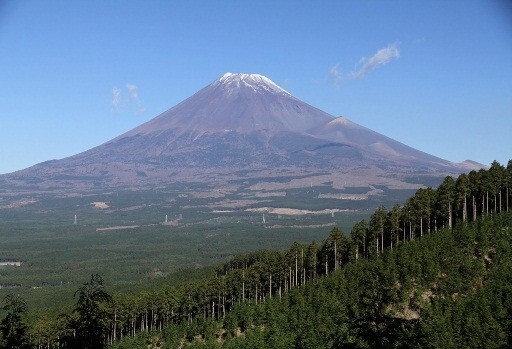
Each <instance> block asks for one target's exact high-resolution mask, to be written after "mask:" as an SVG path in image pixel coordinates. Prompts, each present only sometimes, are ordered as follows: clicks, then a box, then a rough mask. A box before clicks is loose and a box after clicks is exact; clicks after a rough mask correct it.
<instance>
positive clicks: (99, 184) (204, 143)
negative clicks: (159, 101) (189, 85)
mask: <svg viewBox="0 0 512 349" xmlns="http://www.w3.org/2000/svg"><path fill="white" fill-rule="evenodd" d="M478 167H479V165H478V164H474V163H471V162H465V163H462V164H454V163H451V162H449V161H447V160H443V159H440V158H437V157H435V156H432V155H429V154H426V153H424V152H421V151H418V150H416V149H413V148H411V147H408V146H406V145H404V144H402V143H400V142H397V141H395V140H392V139H390V138H388V137H386V136H383V135H381V134H379V133H377V132H374V131H372V130H370V129H367V128H365V127H362V126H360V125H358V124H356V123H354V122H351V121H350V120H348V119H347V118H344V117H338V118H336V117H334V116H332V115H330V114H328V113H325V112H323V111H321V110H319V109H317V108H315V107H312V106H310V105H308V104H307V103H304V102H302V101H301V100H299V99H297V98H295V97H294V96H292V95H291V94H290V93H288V92H287V91H285V90H284V89H282V88H281V87H279V86H278V85H276V84H275V83H274V82H272V81H271V80H270V79H268V78H266V77H265V76H262V75H258V74H232V73H227V74H225V75H223V76H222V77H221V78H219V79H218V80H216V81H214V82H213V83H211V84H210V85H208V86H206V87H205V88H203V89H201V90H200V91H198V92H197V93H195V94H194V95H193V96H191V97H189V98H188V99H186V100H184V101H183V102H181V103H179V104H178V105H176V106H174V107H173V108H171V109H169V110H167V111H166V112H164V113H162V114H161V115H159V116H157V117H155V118H154V119H152V120H150V121H148V122H146V123H144V124H142V125H140V126H139V127H136V128H134V129H133V130H131V131H129V132H126V133H125V134H123V135H120V136H119V137H116V138H114V139H112V140H111V141H109V142H106V143H104V144H102V145H100V146H98V147H95V148H93V149H90V150H88V151H85V152H83V153H80V154H77V155H74V156H71V157H68V158H65V159H61V160H52V161H47V162H44V163H41V164H38V165H35V166H32V167H30V168H27V169H24V170H21V171H18V172H14V173H11V174H7V175H4V176H1V177H0V185H2V186H5V187H6V188H18V189H26V190H41V191H54V190H58V191H87V190H94V189H105V188H120V187H123V188H135V189H139V188H151V187H155V186H165V185H168V184H170V183H201V184H207V185H210V186H225V185H227V184H232V185H235V186H242V184H241V183H243V182H244V181H247V180H250V182H251V183H253V184H254V183H258V182H261V183H269V182H272V183H276V182H277V183H288V185H284V187H301V186H306V185H312V184H313V183H315V185H331V186H332V187H338V188H339V187H342V186H361V185H362V186H364V185H377V184H379V185H387V186H394V187H410V184H411V183H412V182H411V181H410V178H411V177H415V178H416V179H415V180H414V184H415V185H417V184H418V180H417V178H418V176H420V177H421V176H428V177H429V178H430V177H436V176H437V177H442V176H444V175H445V174H457V173H461V172H465V171H468V170H470V169H472V168H478ZM305 178H307V179H305ZM301 179H303V180H301ZM410 182H411V183H410ZM247 186H249V184H247ZM281 187H283V185H281Z"/></svg>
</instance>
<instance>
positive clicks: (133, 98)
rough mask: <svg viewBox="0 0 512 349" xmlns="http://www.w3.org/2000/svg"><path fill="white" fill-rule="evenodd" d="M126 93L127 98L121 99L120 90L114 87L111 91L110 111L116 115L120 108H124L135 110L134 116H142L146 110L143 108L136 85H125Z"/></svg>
mask: <svg viewBox="0 0 512 349" xmlns="http://www.w3.org/2000/svg"><path fill="white" fill-rule="evenodd" d="M125 87H126V90H127V91H126V93H127V95H128V96H127V97H126V98H125V99H123V97H122V95H121V90H120V89H118V88H116V87H114V88H113V89H112V95H113V97H112V111H113V112H114V113H116V114H117V113H118V112H119V109H120V108H121V107H123V108H124V107H126V108H130V109H135V114H136V115H142V114H144V113H145V112H146V108H144V107H143V105H142V102H141V100H140V98H139V91H138V88H137V86H136V85H134V84H130V83H128V84H126V85H125Z"/></svg>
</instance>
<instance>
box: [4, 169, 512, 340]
mask: <svg viewBox="0 0 512 349" xmlns="http://www.w3.org/2000/svg"><path fill="white" fill-rule="evenodd" d="M511 186H512V161H509V163H508V166H507V167H506V168H505V167H504V166H502V165H500V164H499V163H497V162H493V163H492V165H491V167H490V168H489V169H488V170H480V171H472V172H470V173H469V174H462V175H460V176H459V177H458V178H456V179H454V178H452V177H446V178H445V180H444V181H443V183H442V184H441V185H440V186H439V187H438V188H437V189H432V188H426V189H419V190H418V191H417V192H416V194H415V195H414V196H413V197H412V198H410V199H409V200H407V202H406V203H405V204H404V205H402V206H400V205H396V206H394V207H392V208H391V209H389V210H388V209H386V208H385V207H379V208H378V209H377V210H376V211H375V212H374V213H373V214H372V215H371V218H370V219H369V221H365V220H363V221H360V222H358V223H357V224H356V225H355V226H354V227H353V228H352V231H351V232H350V237H347V236H346V235H344V234H343V233H342V232H341V231H340V230H339V229H337V228H336V227H335V228H333V229H332V230H331V232H330V234H329V236H328V237H327V238H326V239H325V240H324V241H323V242H321V243H316V242H312V243H310V244H299V243H294V244H293V245H292V246H291V247H290V248H289V249H288V250H285V251H270V250H261V251H255V252H252V253H249V254H244V255H238V256H235V257H234V258H233V259H231V260H230V261H229V262H227V263H225V264H223V265H220V266H219V267H217V268H216V270H215V273H214V274H213V275H212V276H211V277H209V278H206V279H203V280H198V281H195V282H188V283H184V284H181V285H179V286H176V287H166V288H163V289H161V290H158V291H151V292H141V293H138V294H132V295H125V294H116V295H113V296H111V295H110V294H108V293H107V292H106V290H105V288H104V286H103V280H102V279H101V277H100V276H98V275H93V276H91V280H90V281H89V282H87V283H85V284H84V285H83V286H82V287H81V288H80V289H79V290H77V292H76V293H75V299H76V306H75V308H74V309H73V311H72V312H70V313H69V314H63V315H61V316H59V317H56V318H55V317H52V316H50V315H48V314H44V313H43V314H39V315H38V316H37V317H36V318H35V319H33V320H32V321H31V323H30V325H29V326H27V325H26V324H25V321H26V320H25V319H26V315H25V314H26V311H27V310H26V309H25V308H26V307H25V308H24V307H23V300H20V299H18V298H19V297H18V298H16V297H14V296H11V297H10V298H8V299H6V300H4V310H5V311H6V312H7V315H6V317H5V318H4V320H3V321H2V323H1V326H2V333H3V347H5V348H11V347H12V346H9V343H11V344H12V343H13V342H16V341H18V342H16V343H18V344H19V345H20V346H18V347H23V346H21V345H24V347H27V348H102V347H106V346H108V345H111V346H112V347H113V348H140V347H147V348H151V347H153V348H175V347H178V346H180V347H199V348H219V347H223V348H290V347H295V348H342V347H343V348H406V347H414V348H423V347H425V348H426V347H429V348H450V347H453V348H459V347H460V348H462V347H465V348H467V347H472V348H477V347H485V348H492V347H495V348H501V347H503V348H504V347H510V346H512V320H511V319H512V231H511V230H510V229H511V228H510V227H511V226H512V214H511V213H510V212H509V207H510V204H511V201H510V199H511V198H510V195H509V194H510V187H511ZM18 303H21V306H20V305H19V304H18ZM17 304H18V305H17ZM13 309H18V311H17V312H16V311H14V310H13ZM16 314H17V315H16ZM15 315H16V316H18V318H17V319H18V320H17V321H18V322H16V321H14V322H12V321H11V322H10V320H9V319H13V318H15ZM13 324H14V325H13ZM13 326H14V327H13ZM16 326H18V329H19V330H18V331H15V329H16ZM13 333H14V334H16V335H13Z"/></svg>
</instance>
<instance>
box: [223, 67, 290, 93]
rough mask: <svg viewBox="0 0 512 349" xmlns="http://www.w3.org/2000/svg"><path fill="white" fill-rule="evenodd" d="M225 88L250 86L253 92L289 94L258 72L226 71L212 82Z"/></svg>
mask: <svg viewBox="0 0 512 349" xmlns="http://www.w3.org/2000/svg"><path fill="white" fill-rule="evenodd" d="M213 85H215V86H222V87H224V88H226V89H235V88H236V89H238V88H240V87H248V88H251V89H252V90H253V91H255V92H272V93H278V94H283V93H284V94H287V95H290V93H288V92H287V91H286V90H285V89H283V88H281V87H280V86H278V85H277V84H275V83H274V82H273V81H272V80H270V79H269V78H267V77H266V76H263V75H260V74H245V73H230V72H228V73H226V74H224V75H223V76H222V77H221V78H220V79H218V80H217V81H215V82H214V83H213Z"/></svg>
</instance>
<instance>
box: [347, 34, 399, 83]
mask: <svg viewBox="0 0 512 349" xmlns="http://www.w3.org/2000/svg"><path fill="white" fill-rule="evenodd" d="M399 57H400V50H399V49H398V43H396V42H395V43H393V44H390V45H388V46H387V47H384V48H381V49H380V50H378V51H377V52H376V53H375V54H374V55H373V56H371V57H370V58H367V57H362V58H361V59H360V60H359V62H358V63H357V66H356V67H357V69H356V70H354V71H352V72H350V73H348V74H347V77H349V78H352V79H360V78H363V77H365V76H366V75H368V74H369V73H371V72H372V71H373V70H374V69H375V68H377V67H380V66H382V65H385V64H387V63H389V62H391V61H392V60H394V59H398V58H399Z"/></svg>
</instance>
